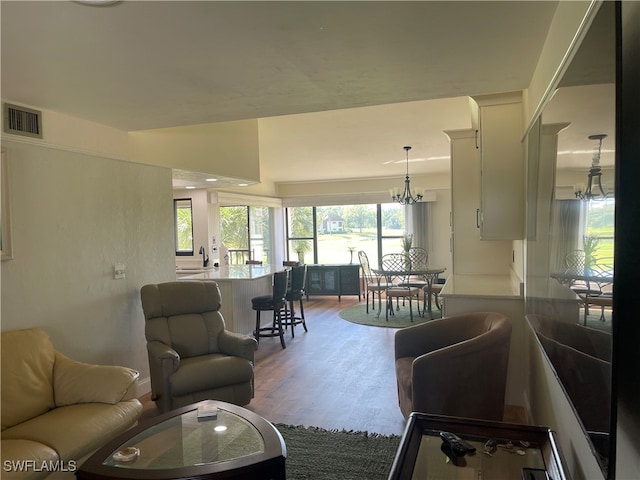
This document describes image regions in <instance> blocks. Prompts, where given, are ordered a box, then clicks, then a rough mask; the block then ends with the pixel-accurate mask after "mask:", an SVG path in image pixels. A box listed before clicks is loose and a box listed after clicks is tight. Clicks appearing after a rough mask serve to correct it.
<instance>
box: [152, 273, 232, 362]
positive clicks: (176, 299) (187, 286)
mask: <svg viewBox="0 0 640 480" xmlns="http://www.w3.org/2000/svg"><path fill="white" fill-rule="evenodd" d="M140 296H141V300H142V309H143V311H144V316H145V319H146V322H145V336H146V338H147V341H148V342H151V341H159V342H162V343H164V344H166V345H169V346H170V347H171V348H173V349H174V350H175V351H176V352H178V354H179V355H180V356H181V357H183V358H188V357H195V356H199V355H207V354H209V353H216V352H219V351H220V348H219V346H218V335H219V334H220V332H221V331H222V330H224V328H225V324H224V319H223V317H222V314H221V313H220V312H219V309H220V289H219V288H218V284H217V283H216V282H213V281H207V280H203V281H200V280H180V281H175V282H166V283H160V284H150V285H145V286H143V287H142V289H141V290H140Z"/></svg>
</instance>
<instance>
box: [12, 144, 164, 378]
mask: <svg viewBox="0 0 640 480" xmlns="http://www.w3.org/2000/svg"><path fill="white" fill-rule="evenodd" d="M3 148H4V149H6V152H7V157H8V159H9V162H10V163H9V167H10V173H9V176H10V184H11V185H10V186H11V209H12V219H13V225H12V233H13V247H14V248H13V254H14V255H13V256H14V258H13V259H12V260H8V261H4V262H2V272H1V273H2V303H1V307H2V308H1V310H2V316H1V322H2V330H3V331H5V330H13V329H18V328H27V327H33V326H37V327H41V328H43V329H44V330H46V331H47V332H48V333H49V335H50V336H51V338H52V340H53V342H54V345H55V346H56V347H57V348H58V349H59V350H60V351H62V352H63V353H65V354H67V355H68V356H70V357H72V358H74V359H77V360H81V361H87V362H96V363H103V364H120V365H126V366H129V367H132V368H135V369H137V370H139V371H140V372H141V378H145V377H147V376H148V364H147V354H146V346H145V340H144V320H143V315H142V309H141V306H140V294H139V291H140V287H141V286H142V285H143V284H145V283H151V282H158V281H166V280H171V279H173V278H175V270H174V269H175V267H174V250H173V248H174V246H173V213H172V190H171V170H170V169H168V168H159V167H152V166H148V165H140V164H135V163H130V162H125V161H121V160H112V159H107V158H103V157H99V156H94V155H89V154H83V153H74V152H70V151H68V150H64V149H58V148H52V147H50V146H46V145H45V146H40V145H37V144H31V143H23V142H20V143H18V142H12V141H3ZM116 263H122V264H124V265H125V266H126V278H125V279H122V280H115V279H114V278H113V267H114V264H116Z"/></svg>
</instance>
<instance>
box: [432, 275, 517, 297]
mask: <svg viewBox="0 0 640 480" xmlns="http://www.w3.org/2000/svg"><path fill="white" fill-rule="evenodd" d="M440 296H442V297H447V296H461V297H462V296H473V297H476V296H481V297H493V298H514V297H521V296H522V294H521V292H520V289H519V288H518V285H515V284H514V282H513V280H512V278H511V277H510V276H508V275H451V276H449V278H448V279H447V283H446V284H445V286H444V288H443V289H442V292H441V293H440Z"/></svg>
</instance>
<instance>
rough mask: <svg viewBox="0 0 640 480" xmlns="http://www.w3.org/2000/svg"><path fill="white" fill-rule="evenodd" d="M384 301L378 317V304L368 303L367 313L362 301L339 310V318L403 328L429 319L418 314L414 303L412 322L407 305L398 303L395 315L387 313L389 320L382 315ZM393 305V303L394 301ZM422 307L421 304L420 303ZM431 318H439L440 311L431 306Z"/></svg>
mask: <svg viewBox="0 0 640 480" xmlns="http://www.w3.org/2000/svg"><path fill="white" fill-rule="evenodd" d="M384 306H385V305H384V303H383V304H382V312H380V317H378V304H377V303H376V305H375V307H374V308H372V307H371V305H369V313H368V314H367V310H366V305H365V304H364V303H360V304H358V305H354V306H352V307H347V308H344V309H342V310H340V313H339V315H340V318H342V319H344V320H347V321H349V322H352V323H358V324H360V325H370V326H372V327H387V328H404V327H410V326H411V325H419V324H421V323H425V322H428V321H429V320H431V318H430V317H429V314H428V313H427V314H426V315H425V316H424V317H421V316H419V315H418V309H417V308H416V304H415V303H414V304H413V322H412V321H411V319H410V318H409V305H408V304H405V305H404V306H402V303H401V304H400V309H399V310H397V311H395V312H394V313H395V315H391V314H389V320H388V321H387V320H386V319H385V316H384ZM394 307H395V303H394ZM420 308H422V304H421V305H420ZM432 316H433V318H440V317H441V316H442V313H441V312H440V310H438V309H437V308H436V306H435V305H434V306H433V310H432Z"/></svg>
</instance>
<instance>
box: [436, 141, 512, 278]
mask: <svg viewBox="0 0 640 480" xmlns="http://www.w3.org/2000/svg"><path fill="white" fill-rule="evenodd" d="M445 133H446V134H447V136H448V137H449V139H450V145H451V251H452V261H453V273H454V274H485V275H487V274H495V275H508V274H509V271H510V267H511V262H512V247H513V243H512V242H511V241H506V240H496V241H484V240H482V239H481V238H480V224H479V222H480V219H479V215H480V152H479V150H478V149H476V147H475V145H476V139H475V130H473V129H467V130H449V131H446V132H445Z"/></svg>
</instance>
